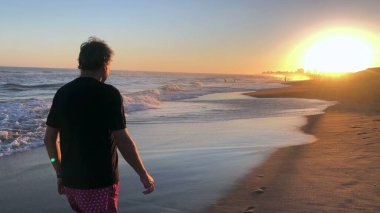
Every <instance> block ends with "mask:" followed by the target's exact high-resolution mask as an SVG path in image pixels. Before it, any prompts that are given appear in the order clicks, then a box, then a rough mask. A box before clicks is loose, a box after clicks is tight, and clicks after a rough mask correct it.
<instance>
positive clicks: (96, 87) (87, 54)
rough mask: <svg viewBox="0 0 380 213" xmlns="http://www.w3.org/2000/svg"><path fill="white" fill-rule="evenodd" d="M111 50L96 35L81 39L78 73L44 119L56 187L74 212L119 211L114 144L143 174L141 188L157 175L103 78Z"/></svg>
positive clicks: (150, 187)
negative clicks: (147, 164) (142, 155)
mask: <svg viewBox="0 0 380 213" xmlns="http://www.w3.org/2000/svg"><path fill="white" fill-rule="evenodd" d="M112 55H113V51H112V50H111V48H110V47H109V46H108V45H107V44H106V43H105V42H104V41H102V40H99V39H97V38H90V39H89V40H88V41H87V42H84V43H83V44H82V45H81V47H80V53H79V58H78V62H79V66H78V68H79V69H80V76H79V77H78V78H76V79H75V80H73V81H71V82H69V83H67V84H66V85H64V86H63V87H61V88H60V89H59V90H58V91H57V93H56V94H55V96H54V99H53V104H52V106H51V109H50V112H49V115H48V118H47V122H46V125H47V127H46V133H45V139H44V142H45V145H46V149H47V152H48V154H49V157H50V161H51V163H52V164H53V167H54V169H55V171H56V174H57V184H58V193H59V194H66V196H67V199H68V201H69V203H70V206H71V208H72V209H73V210H75V211H76V212H117V209H118V194H119V172H118V155H117V150H116V148H118V149H119V151H120V153H121V154H122V156H123V157H124V159H125V160H126V161H127V162H128V164H129V165H130V166H131V167H132V168H133V169H134V170H135V171H136V173H137V174H138V175H139V176H140V180H141V183H142V184H143V186H144V187H145V191H143V193H144V194H149V193H151V192H152V191H153V190H154V179H153V178H152V177H151V176H150V175H149V173H148V172H147V171H146V169H145V167H144V164H143V162H142V160H141V159H140V155H139V153H138V151H137V147H136V145H135V143H134V142H133V140H132V139H131V137H130V135H129V133H128V131H127V128H126V119H125V116H124V106H123V98H122V96H121V95H120V92H119V91H118V90H117V89H116V88H115V87H113V86H111V85H108V84H105V83H104V81H105V80H106V79H107V77H108V75H109V73H110V63H111V57H112ZM58 137H59V139H58ZM58 141H59V142H58Z"/></svg>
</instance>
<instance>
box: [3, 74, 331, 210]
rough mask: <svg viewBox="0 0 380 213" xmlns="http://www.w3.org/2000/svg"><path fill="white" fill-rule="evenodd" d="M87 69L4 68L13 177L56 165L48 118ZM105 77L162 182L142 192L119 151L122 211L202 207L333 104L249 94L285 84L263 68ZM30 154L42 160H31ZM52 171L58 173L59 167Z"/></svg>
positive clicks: (6, 155)
mask: <svg viewBox="0 0 380 213" xmlns="http://www.w3.org/2000/svg"><path fill="white" fill-rule="evenodd" d="M78 75H79V71H78V70H74V69H73V70H70V69H50V68H19V67H0V169H2V170H4V171H5V169H4V168H5V167H4V166H1V161H3V162H7V163H6V165H7V167H6V171H7V174H5V172H4V171H1V172H0V181H10V184H12V183H13V182H12V180H8V179H10V178H11V177H12V174H14V175H15V176H16V175H17V172H18V171H17V170H18V169H19V168H20V167H19V166H17V163H19V161H22V163H21V164H22V165H23V170H26V171H30V168H32V167H33V168H36V167H37V168H39V169H41V171H42V170H43V171H45V172H46V168H49V167H50V165H49V162H48V159H47V154H46V153H43V152H44V151H43V137H44V131H45V127H46V126H45V121H46V117H47V114H48V112H49V108H50V105H51V101H52V98H53V96H54V94H55V92H56V91H57V89H58V88H59V87H61V86H63V85H64V84H65V83H67V82H69V81H71V80H73V79H75V78H76V77H77V76H78ZM106 83H109V84H112V85H114V86H115V87H116V88H118V89H119V90H120V92H121V94H122V96H123V99H124V107H125V111H126V116H127V127H128V129H129V132H130V133H131V135H132V137H133V138H134V140H135V141H136V144H137V146H138V148H139V150H140V153H141V155H142V158H143V160H144V162H145V164H146V167H147V168H148V170H149V171H150V172H151V174H152V176H154V177H155V179H156V182H157V183H156V185H157V188H156V191H155V192H154V193H153V194H151V195H149V196H143V195H142V193H141V191H142V186H141V184H140V183H139V180H138V177H137V176H136V174H134V172H133V171H132V169H131V168H130V167H129V166H128V165H127V164H126V163H125V162H124V160H122V157H121V156H120V158H119V159H120V160H119V162H120V175H121V190H120V198H119V205H120V207H119V208H120V211H121V212H124V211H128V212H199V211H201V210H202V209H204V208H206V207H208V206H210V205H212V204H214V203H215V202H216V201H217V200H218V199H219V198H221V197H222V196H223V194H224V193H225V192H227V191H228V189H230V188H231V187H232V186H233V184H234V183H235V182H236V181H237V180H239V179H240V178H242V177H244V175H246V174H247V173H248V172H249V171H250V170H251V169H252V168H254V167H255V166H257V165H259V164H260V163H261V162H262V161H263V160H265V158H266V157H268V156H269V155H270V153H272V152H273V151H274V150H275V149H276V148H279V147H283V146H289V145H296V144H303V143H309V142H312V141H313V140H315V138H314V137H313V136H311V135H306V134H304V133H302V132H301V131H299V128H300V127H301V126H302V125H304V124H305V123H306V119H305V117H304V116H305V115H312V114H320V113H322V112H323V110H324V109H326V108H327V107H328V106H331V105H333V104H334V103H333V102H327V101H321V100H306V99H293V98H287V99H283V98H268V99H259V98H252V97H249V96H246V95H244V93H245V92H251V91H257V90H261V89H266V88H278V87H284V86H285V85H283V84H281V79H278V78H275V77H271V76H263V75H226V74H189V73H160V72H132V71H112V72H111V75H110V78H109V79H108V80H107V82H106ZM26 153H29V154H26ZM30 153H31V154H30ZM33 153H39V154H38V155H37V154H34V155H33ZM41 153H43V154H41ZM45 154H46V156H45ZM30 155H32V156H34V157H33V161H28V159H24V158H27V156H30ZM15 156H17V157H15ZM35 156H37V157H35ZM12 161H14V162H15V163H14V164H12ZM29 167H30V168H29ZM48 171H49V174H48V175H47V176H49V177H50V176H51V177H52V178H53V176H54V175H53V169H52V168H49V170H48ZM12 172H13V173H12ZM32 180H33V177H32V178H31V179H28V181H29V182H30V181H32ZM38 180H40V179H38ZM14 184H16V183H14ZM17 184H22V183H17ZM9 192H10V193H11V194H12V190H11V189H10V190H9ZM15 193H16V192H15ZM57 197H58V195H57ZM7 199H10V198H7V196H4V195H3V196H0V201H1V200H3V201H4V200H5V201H6V200H7ZM25 199H27V198H25ZM50 199H55V198H54V196H53V197H52V198H50ZM35 202H40V201H38V200H36V201H35ZM35 202H34V204H33V205H36V204H35ZM52 203H53V202H52ZM60 203H61V206H60V205H59V206H58V207H57V206H54V211H55V212H65V211H67V208H68V205H67V203H66V202H60ZM31 205H32V204H31ZM46 205H47V206H46ZM44 206H45V207H44V208H45V209H46V210H48V209H50V210H51V209H52V208H53V207H49V204H46V202H45V204H44ZM57 208H58V209H57ZM9 211H17V206H15V207H14V209H12V208H10V209H9Z"/></svg>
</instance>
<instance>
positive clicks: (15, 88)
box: [0, 83, 63, 91]
mask: <svg viewBox="0 0 380 213" xmlns="http://www.w3.org/2000/svg"><path fill="white" fill-rule="evenodd" d="M61 86H63V84H62V83H57V84H31V85H26V84H15V83H6V84H1V85H0V87H2V88H4V89H7V90H12V91H24V90H30V89H58V88H59V87H61Z"/></svg>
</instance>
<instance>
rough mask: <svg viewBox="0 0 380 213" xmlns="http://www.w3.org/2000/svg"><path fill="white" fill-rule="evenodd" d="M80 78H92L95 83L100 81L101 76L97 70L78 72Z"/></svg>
mask: <svg viewBox="0 0 380 213" xmlns="http://www.w3.org/2000/svg"><path fill="white" fill-rule="evenodd" d="M80 77H89V78H93V79H95V80H97V81H102V75H101V73H100V72H99V71H97V70H81V71H80Z"/></svg>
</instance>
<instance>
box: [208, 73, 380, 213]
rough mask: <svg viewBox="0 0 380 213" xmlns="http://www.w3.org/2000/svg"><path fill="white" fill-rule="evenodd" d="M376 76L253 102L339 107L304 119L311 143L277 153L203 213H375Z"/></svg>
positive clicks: (273, 93) (379, 124) (308, 84)
mask: <svg viewBox="0 0 380 213" xmlns="http://www.w3.org/2000/svg"><path fill="white" fill-rule="evenodd" d="M379 85H380V69H370V70H366V71H363V72H361V73H356V74H352V75H350V76H347V77H344V78H340V79H318V80H311V81H305V82H296V83H291V86H290V87H287V88H281V89H271V90H266V91H260V92H256V93H252V94H250V95H252V96H255V97H262V98H267V97H301V98H318V99H325V100H337V101H339V104H337V105H335V106H333V107H330V108H329V109H327V110H326V113H325V114H322V115H314V116H309V117H308V123H307V125H305V126H304V127H303V128H302V130H303V131H304V132H305V133H307V134H313V135H315V136H316V137H317V138H318V140H317V141H316V142H315V143H311V144H306V145H299V146H292V147H286V148H282V149H279V150H277V151H276V152H275V153H274V154H272V156H270V157H269V159H268V160H267V161H265V162H264V163H263V164H262V165H261V166H260V167H258V168H256V169H254V170H253V171H252V172H251V173H250V174H249V175H247V176H246V177H245V178H243V179H242V180H241V181H239V182H238V183H237V184H236V186H235V187H234V188H233V189H232V190H231V191H230V192H229V193H228V194H227V195H226V197H224V198H223V199H221V200H220V201H219V202H218V203H216V204H215V205H214V206H212V207H210V209H208V210H207V212H218V213H220V212H228V213H232V212H257V213H259V212H263V213H267V212H268V213H269V212H270V213H282V212H284V213H287V212H289V213H303V212H305V213H306V212H307V213H322V212H334V213H336V212H347V213H350V212H368V213H369V212H373V213H377V212H380V163H379V162H380V90H379V89H378V88H379Z"/></svg>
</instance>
